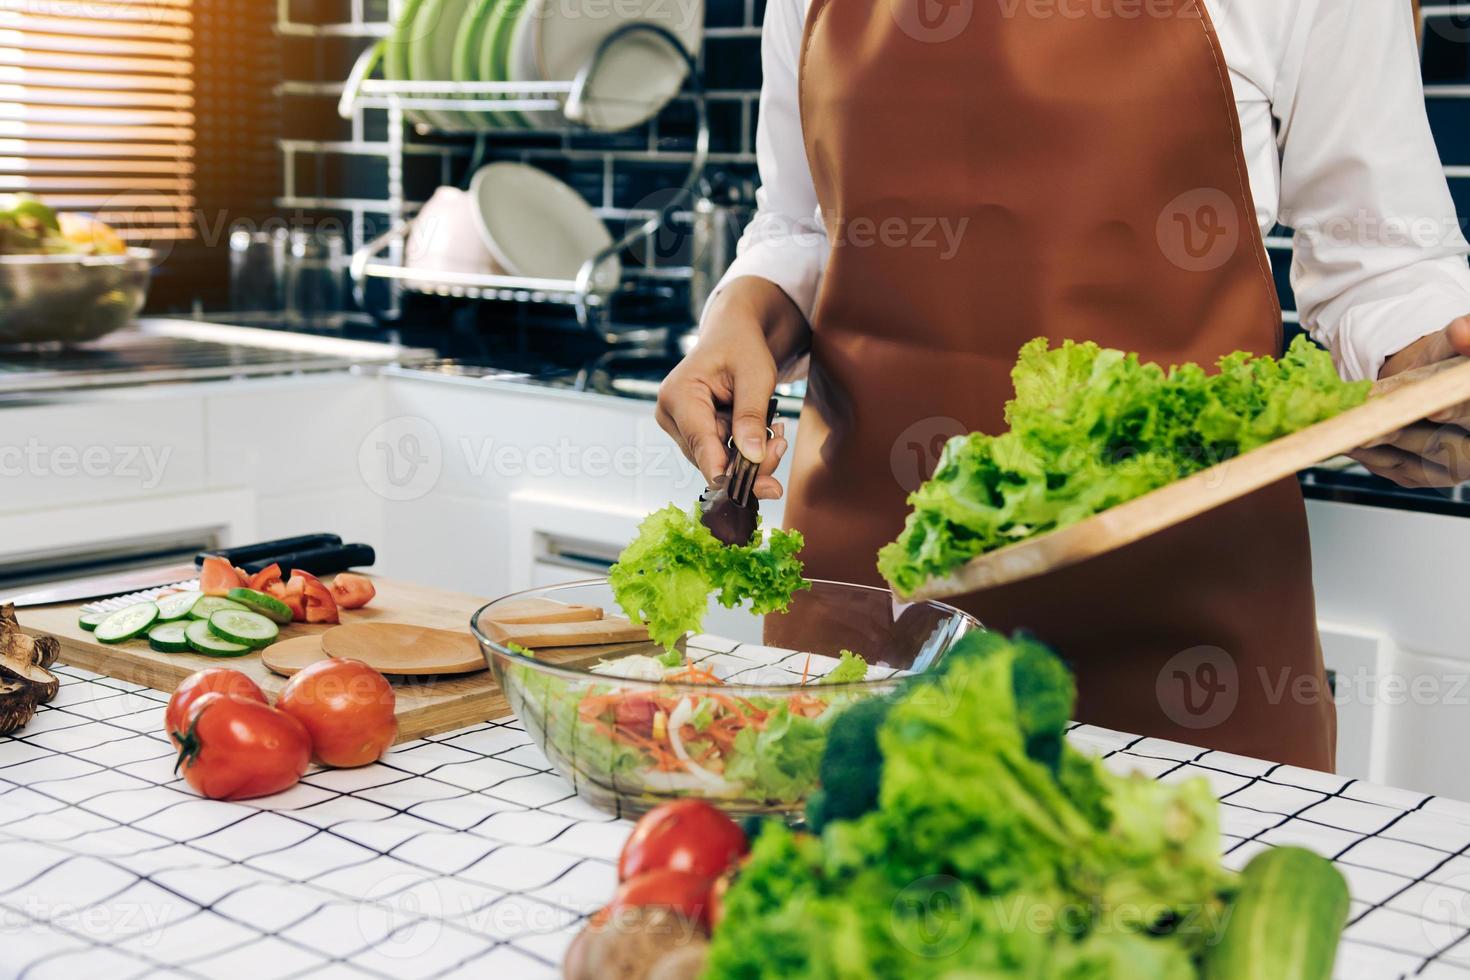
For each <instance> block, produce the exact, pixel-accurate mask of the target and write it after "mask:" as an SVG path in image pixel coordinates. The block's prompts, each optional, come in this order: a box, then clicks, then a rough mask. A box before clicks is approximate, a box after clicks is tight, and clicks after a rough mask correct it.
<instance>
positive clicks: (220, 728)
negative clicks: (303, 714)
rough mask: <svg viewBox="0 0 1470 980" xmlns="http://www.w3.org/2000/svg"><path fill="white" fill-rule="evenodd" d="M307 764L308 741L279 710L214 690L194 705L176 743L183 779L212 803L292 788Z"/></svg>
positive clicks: (179, 767) (303, 730)
mask: <svg viewBox="0 0 1470 980" xmlns="http://www.w3.org/2000/svg"><path fill="white" fill-rule="evenodd" d="M310 764H311V737H310V736H309V735H307V734H306V729H305V728H303V727H301V722H299V721H297V720H296V719H295V718H292V717H291V716H290V715H288V714H286V713H285V712H284V711H277V710H276V709H275V708H272V707H271V706H270V705H268V704H265V703H263V702H260V701H252V700H250V699H249V698H242V697H240V696H239V695H238V694H221V693H220V692H218V691H213V692H211V693H209V694H206V695H204V696H203V697H201V698H200V699H199V700H197V701H195V702H194V707H193V708H192V709H191V710H190V712H189V727H188V729H187V730H186V731H185V732H184V733H183V735H182V736H181V737H180V739H179V761H178V765H177V766H176V770H175V771H178V770H180V769H181V770H183V773H184V779H185V781H187V782H188V784H189V785H190V786H192V787H194V789H195V790H196V791H198V793H199V795H201V796H205V797H208V798H209V799H211V800H249V799H254V798H255V797H257V796H270V795H271V794H273V793H279V792H281V791H283V790H287V789H290V788H291V787H292V786H295V785H296V781H297V780H298V779H300V778H301V774H302V773H304V772H306V767H307V766H309V765H310Z"/></svg>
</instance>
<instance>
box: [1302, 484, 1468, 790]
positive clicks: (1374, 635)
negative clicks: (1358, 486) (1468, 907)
mask: <svg viewBox="0 0 1470 980" xmlns="http://www.w3.org/2000/svg"><path fill="white" fill-rule="evenodd" d="M1307 514H1308V518H1309V521H1310V523H1311V531H1312V565H1313V573H1314V580H1315V585H1316V590H1317V609H1318V615H1319V616H1320V618H1321V621H1322V625H1323V629H1322V632H1323V649H1324V654H1325V656H1326V659H1327V665H1328V667H1329V668H1331V669H1335V670H1337V671H1338V673H1339V678H1338V688H1339V689H1338V695H1337V697H1338V703H1339V706H1338V718H1339V728H1340V731H1341V737H1340V738H1339V742H1338V746H1339V753H1340V754H1341V755H1342V756H1343V760H1344V763H1346V764H1347V765H1348V766H1350V767H1351V766H1355V765H1356V764H1357V763H1359V762H1361V761H1366V765H1367V769H1366V771H1355V769H1353V768H1348V769H1346V770H1345V771H1347V772H1348V774H1349V775H1355V776H1362V777H1364V778H1370V779H1372V780H1374V781H1375V782H1381V783H1388V784H1390V785H1394V786H1403V787H1405V788H1407V789H1415V790H1420V791H1423V792H1427V793H1436V794H1440V795H1445V796H1451V797H1455V798H1459V799H1463V798H1465V797H1470V769H1467V768H1466V766H1465V765H1464V756H1465V744H1466V742H1467V739H1470V642H1467V640H1470V603H1467V602H1466V601H1465V595H1466V590H1467V587H1470V579H1467V576H1466V574H1465V568H1466V556H1467V555H1470V520H1466V519H1464V518H1462V517H1446V516H1443V515H1438V514H1424V513H1418V512H1414V511H1406V510H1394V509H1389V508H1383V507H1364V506H1358V505H1353V504H1341V503H1329V502H1322V501H1309V502H1308V504H1307ZM1365 728H1366V729H1367V730H1368V731H1369V732H1370V733H1371V734H1369V735H1368V736H1366V738H1367V740H1368V741H1369V742H1370V743H1371V744H1368V745H1363V744H1361V743H1362V742H1363V741H1364V739H1365V736H1364V734H1363V732H1364V730H1365Z"/></svg>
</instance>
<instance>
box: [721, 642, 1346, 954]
mask: <svg viewBox="0 0 1470 980" xmlns="http://www.w3.org/2000/svg"><path fill="white" fill-rule="evenodd" d="M1073 696H1074V691H1073V687H1072V681H1071V678H1070V675H1069V674H1068V673H1067V672H1066V670H1065V669H1064V668H1062V666H1061V665H1060V663H1059V662H1058V661H1057V660H1056V658H1055V657H1054V656H1053V655H1052V654H1051V653H1050V652H1049V651H1048V650H1046V648H1044V647H1042V646H1041V645H1039V644H1037V643H1034V642H1032V641H1030V640H1029V639H1026V638H1025V637H1020V636H1018V637H1017V638H1015V639H1014V640H1007V639H1006V638H1004V637H1002V636H999V635H996V634H987V633H975V634H971V635H970V636H968V637H966V638H965V639H964V640H963V641H962V643H961V644H960V646H959V647H957V648H956V649H955V650H954V651H953V652H952V653H951V654H950V655H949V656H948V657H947V658H946V659H945V660H944V661H943V662H942V669H941V670H939V671H936V672H931V673H930V674H926V675H924V676H923V677H920V678H915V680H914V681H913V682H911V683H909V684H907V685H906V686H905V688H904V689H903V690H902V691H901V692H900V693H898V694H897V695H895V696H894V697H892V698H890V699H889V700H887V701H886V702H877V701H870V702H865V703H863V704H859V705H854V706H853V707H851V708H849V709H848V710H847V711H846V712H845V713H844V714H842V715H841V716H839V718H838V719H837V721H836V722H834V724H833V727H832V731H831V733H830V737H829V741H828V747H827V751H826V755H825V756H824V758H823V761H822V772H821V775H822V779H823V784H824V789H823V792H822V795H821V796H820V797H818V798H816V799H814V800H813V801H812V803H811V813H810V815H811V823H812V825H813V827H814V828H817V829H819V830H820V835H819V836H815V835H812V834H800V833H796V832H793V831H791V830H789V829H787V828H786V827H785V826H784V825H780V824H775V823H771V824H767V825H766V826H765V827H764V828H763V831H762V833H761V835H760V837H759V838H758V839H757V840H756V842H755V845H754V848H753V851H752V854H751V858H750V861H749V863H748V864H746V865H745V866H744V868H743V869H742V870H741V871H740V873H739V876H738V877H737V878H736V880H735V882H734V883H733V884H732V886H731V888H730V890H729V891H728V893H727V894H726V896H725V898H724V902H723V909H724V916H723V918H722V920H721V921H720V923H719V925H718V927H717V928H716V930H715V933H714V938H713V946H712V948H711V951H710V958H709V966H708V971H707V973H706V974H705V976H706V978H708V980H737V978H738V980H756V978H781V977H803V978H813V980H822V978H833V980H836V978H842V980H860V978H874V980H877V978H891V977H904V978H906V980H908V978H925V977H936V978H938V977H943V978H948V980H961V978H965V980H969V978H975V980H979V978H1004V977H1013V978H1035V980H1042V978H1047V980H1058V978H1061V980H1084V978H1085V980H1109V978H1118V980H1122V978H1129V980H1186V978H1196V977H1201V976H1208V977H1218V978H1221V980H1238V978H1240V977H1242V976H1245V975H1247V974H1244V973H1241V972H1232V970H1233V969H1234V968H1233V967H1231V968H1230V969H1223V968H1222V969H1212V968H1211V966H1210V964H1211V962H1212V959H1214V958H1216V957H1217V956H1218V957H1219V961H1220V962H1221V963H1222V964H1225V965H1227V966H1228V965H1229V964H1233V963H1236V962H1243V963H1246V964H1248V966H1249V968H1250V969H1251V970H1256V971H1260V970H1262V969H1263V970H1264V972H1254V973H1250V974H1249V975H1251V976H1261V977H1265V976H1271V977H1277V978H1284V977H1300V978H1304V980H1305V978H1323V980H1325V978H1327V977H1329V976H1330V974H1331V967H1332V960H1333V955H1334V951H1335V946H1336V943H1335V938H1336V936H1337V935H1338V933H1339V932H1340V931H1341V928H1342V925H1343V921H1344V917H1345V913H1346V908H1347V896H1346V887H1345V885H1344V884H1343V882H1342V878H1341V875H1339V874H1338V873H1337V871H1336V870H1335V869H1334V868H1333V867H1332V866H1331V864H1330V863H1328V862H1327V861H1326V860H1325V859H1324V858H1321V857H1318V856H1316V855H1313V854H1311V853H1309V852H1305V851H1298V850H1295V849H1290V848H1283V849H1278V850H1275V851H1271V852H1267V853H1266V854H1263V855H1261V856H1260V857H1258V858H1256V861H1262V860H1280V859H1283V858H1289V859H1290V860H1291V861H1292V862H1293V865H1292V868H1293V870H1292V872H1291V874H1290V875H1288V876H1286V877H1287V878H1289V879H1290V880H1291V881H1292V882H1295V883H1297V884H1296V886H1295V887H1294V888H1293V889H1283V888H1282V886H1281V880H1282V877H1283V876H1282V875H1279V874H1256V875H1254V876H1252V875H1251V874H1249V873H1248V874H1247V876H1246V877H1245V879H1244V882H1245V883H1244V885H1242V884H1241V881H1242V879H1241V878H1239V877H1238V876H1236V875H1234V874H1233V873H1231V872H1229V871H1227V870H1225V869H1224V868H1223V867H1222V866H1221V864H1220V859H1219V848H1220V836H1219V829H1218V806H1217V804H1216V802H1215V800H1214V797H1213V795H1212V794H1211V792H1210V788H1209V786H1208V784H1207V783H1206V782H1205V781H1203V780H1200V779H1194V780H1189V781H1184V782H1178V783H1161V782H1156V781H1154V780H1151V779H1148V778H1146V777H1143V776H1140V775H1132V776H1119V775H1115V774H1113V773H1111V772H1109V771H1108V770H1106V769H1104V768H1103V767H1102V765H1101V764H1100V763H1099V762H1098V761H1096V760H1094V759H1092V758H1090V757H1086V756H1084V755H1082V754H1080V753H1079V752H1077V751H1076V750H1075V749H1073V748H1071V747H1070V746H1069V745H1067V744H1066V743H1065V742H1064V741H1063V740H1062V735H1063V731H1064V728H1065V725H1066V718H1067V716H1068V714H1069V712H1070V709H1071V707H1072V701H1073ZM1252 867H1254V862H1253V864H1252ZM1253 881H1257V882H1260V884H1253V883H1252V882H1253ZM1303 882H1310V883H1311V884H1310V886H1305V885H1302V884H1301V883H1303ZM1247 889H1254V890H1255V891H1256V892H1259V893H1258V894H1253V895H1252V898H1251V901H1250V903H1249V907H1248V908H1247V907H1246V905H1247V903H1246V902H1245V901H1244V900H1243V899H1241V900H1238V899H1237V896H1238V895H1239V894H1240V893H1242V891H1243V890H1247ZM1237 901H1238V905H1239V907H1240V908H1242V909H1245V912H1243V913H1242V922H1244V923H1245V925H1243V926H1242V925H1239V924H1237V925H1231V919H1232V913H1233V912H1234V911H1235V910H1236V908H1237V904H1236V903H1237ZM1247 913H1248V914H1247ZM1277 920H1279V921H1277ZM1262 922H1275V923H1276V924H1275V925H1274V926H1273V929H1274V930H1275V932H1274V934H1272V939H1271V942H1270V943H1267V944H1265V945H1264V946H1263V945H1262V944H1261V943H1260V942H1259V941H1258V940H1257V939H1256V935H1257V933H1258V931H1259V930H1256V928H1255V927H1257V926H1259V925H1260V923H1262ZM1246 928H1250V929H1251V930H1252V932H1251V935H1250V936H1248V937H1239V938H1237V937H1236V934H1237V933H1240V932H1241V931H1242V930H1243V929H1246ZM1298 928H1300V929H1309V930H1312V931H1313V935H1314V936H1315V938H1314V939H1313V941H1312V942H1301V941H1299V940H1300V939H1301V936H1300V935H1299V934H1298V933H1297V932H1296V930H1297V929H1298ZM1267 932H1270V930H1266V931H1259V934H1261V935H1265V934H1267ZM1252 944H1254V945H1252ZM1243 947H1244V948H1245V949H1247V950H1249V952H1246V953H1242V948H1243ZM1222 949H1223V950H1226V951H1227V953H1228V956H1226V955H1221V954H1218V953H1217V951H1218V950H1222ZM1262 957H1265V959H1262Z"/></svg>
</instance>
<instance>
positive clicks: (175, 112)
mask: <svg viewBox="0 0 1470 980" xmlns="http://www.w3.org/2000/svg"><path fill="white" fill-rule="evenodd" d="M194 2H195V0H0V193H8V192H15V191H25V192H29V193H31V194H35V195H36V196H38V197H40V198H42V199H44V200H45V201H46V202H47V203H48V204H50V205H52V206H53V207H55V208H57V209H58V210H63V211H88V212H92V213H94V214H96V215H97V216H98V217H100V218H101V219H102V220H104V221H106V222H108V223H109V224H111V225H113V226H114V227H115V228H117V230H118V231H119V233H121V234H122V236H123V237H124V238H125V239H128V240H129V241H132V242H137V243H147V242H150V241H157V242H164V241H169V240H180V239H191V238H193V237H195V235H196V233H197V232H196V228H195V221H194V215H195V213H196V201H195V185H194V162H195V161H194V146H195V117H194V78H193V64H194V46H193V43H194V35H193V17H194V11H193V5H194Z"/></svg>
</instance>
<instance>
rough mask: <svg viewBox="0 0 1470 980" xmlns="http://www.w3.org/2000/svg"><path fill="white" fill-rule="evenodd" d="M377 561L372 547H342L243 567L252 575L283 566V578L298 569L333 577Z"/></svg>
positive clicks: (307, 551)
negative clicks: (262, 570)
mask: <svg viewBox="0 0 1470 980" xmlns="http://www.w3.org/2000/svg"><path fill="white" fill-rule="evenodd" d="M377 560H378V556H377V553H376V552H374V551H373V548H372V545H367V544H338V545H328V546H327V547H323V548H308V549H304V550H302V551H294V552H291V553H290V554H285V555H281V554H277V555H267V556H265V557H264V558H261V559H259V560H257V561H248V562H246V563H245V564H244V565H243V566H242V567H243V568H244V569H245V571H247V572H249V573H250V574H251V575H254V574H255V573H256V572H258V571H260V570H261V569H262V568H266V567H267V566H269V565H280V566H281V574H282V575H289V574H290V573H291V571H292V570H293V569H297V568H299V569H301V570H302V571H303V572H310V573H311V574H313V575H331V574H333V573H335V572H345V571H346V570H347V569H349V568H353V567H355V566H359V565H371V564H372V563H373V562H375V561H377Z"/></svg>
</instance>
